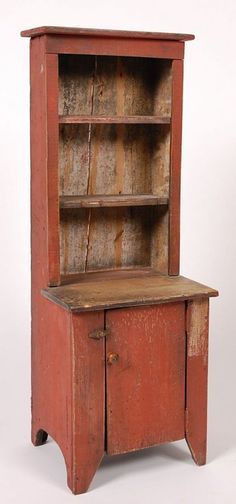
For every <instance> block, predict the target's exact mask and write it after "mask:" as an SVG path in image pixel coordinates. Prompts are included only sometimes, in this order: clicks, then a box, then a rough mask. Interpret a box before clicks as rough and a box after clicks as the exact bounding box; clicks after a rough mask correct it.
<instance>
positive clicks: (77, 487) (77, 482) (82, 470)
mask: <svg viewBox="0 0 236 504" xmlns="http://www.w3.org/2000/svg"><path fill="white" fill-rule="evenodd" d="M100 462H101V460H98V459H97V458H96V456H94V457H93V458H91V459H88V460H77V463H76V465H75V469H74V470H73V467H72V466H70V465H69V464H66V466H67V485H68V487H69V488H70V490H71V491H72V493H73V494H75V495H78V494H83V493H85V492H87V490H88V489H89V486H90V484H91V482H92V480H93V478H94V475H95V473H96V471H97V469H98V467H99V465H100Z"/></svg>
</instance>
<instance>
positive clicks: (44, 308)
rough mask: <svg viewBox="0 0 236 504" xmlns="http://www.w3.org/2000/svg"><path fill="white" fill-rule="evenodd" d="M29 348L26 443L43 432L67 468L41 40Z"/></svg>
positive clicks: (66, 394)
mask: <svg viewBox="0 0 236 504" xmlns="http://www.w3.org/2000/svg"><path fill="white" fill-rule="evenodd" d="M30 63H31V64H30V79H31V103H30V104H31V110H30V115H31V311H32V323H31V343H32V346H31V348H32V350H31V352H32V354H31V355H32V373H31V383H32V441H33V443H34V444H39V437H38V433H39V431H40V430H43V431H45V432H47V433H49V434H50V435H51V436H52V437H53V438H54V439H55V440H56V441H57V443H58V444H59V446H60V448H61V450H62V452H63V455H64V457H65V460H66V464H67V465H68V466H69V465H70V457H71V450H70V441H69V440H70V437H71V393H72V392H71V347H70V316H69V313H68V312H66V311H65V310H64V309H62V308H60V307H58V306H56V305H54V304H53V303H51V302H48V301H47V300H45V299H44V298H43V297H42V295H41V289H42V288H43V287H45V286H46V285H47V284H48V282H49V268H48V258H49V256H48V233H47V231H48V227H47V226H48V199H47V198H48V191H47V153H48V150H47V120H46V101H47V97H46V63H45V51H44V40H43V37H36V38H34V39H33V40H32V41H31V61H30Z"/></svg>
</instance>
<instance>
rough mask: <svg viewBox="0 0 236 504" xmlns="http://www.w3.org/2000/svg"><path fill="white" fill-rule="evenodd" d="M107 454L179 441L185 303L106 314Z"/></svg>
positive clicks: (183, 364) (183, 412)
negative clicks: (107, 331)
mask: <svg viewBox="0 0 236 504" xmlns="http://www.w3.org/2000/svg"><path fill="white" fill-rule="evenodd" d="M106 326H107V328H109V329H110V335H109V336H108V337H107V343H106V362H107V364H106V369H107V452H108V453H109V454H116V453H124V452H128V451H131V450H136V449H141V448H145V447H148V446H152V445H155V444H159V443H164V442H167V441H174V440H177V439H182V438H184V414H185V411H184V410H185V303H183V302H179V303H170V304H163V305H157V306H148V307H138V308H126V309H117V310H111V311H108V312H107V313H106Z"/></svg>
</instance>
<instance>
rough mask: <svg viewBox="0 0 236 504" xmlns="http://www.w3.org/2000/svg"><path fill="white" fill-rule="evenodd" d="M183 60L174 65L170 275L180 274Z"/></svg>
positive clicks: (174, 62) (175, 61)
mask: <svg viewBox="0 0 236 504" xmlns="http://www.w3.org/2000/svg"><path fill="white" fill-rule="evenodd" d="M182 96H183V61H181V60H174V61H173V65H172V120H171V159H170V203H169V275H178V274H179V253H180V176H181V141H182Z"/></svg>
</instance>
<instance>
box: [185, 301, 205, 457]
mask: <svg viewBox="0 0 236 504" xmlns="http://www.w3.org/2000/svg"><path fill="white" fill-rule="evenodd" d="M208 324H209V300H208V299H198V300H195V301H190V302H188V304H187V375H186V421H185V422H186V427H185V431H186V433H185V437H186V441H187V443H188V445H189V448H190V451H191V454H192V457H193V459H194V461H195V462H196V464H198V465H203V464H205V463H206V450H207V374H208Z"/></svg>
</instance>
